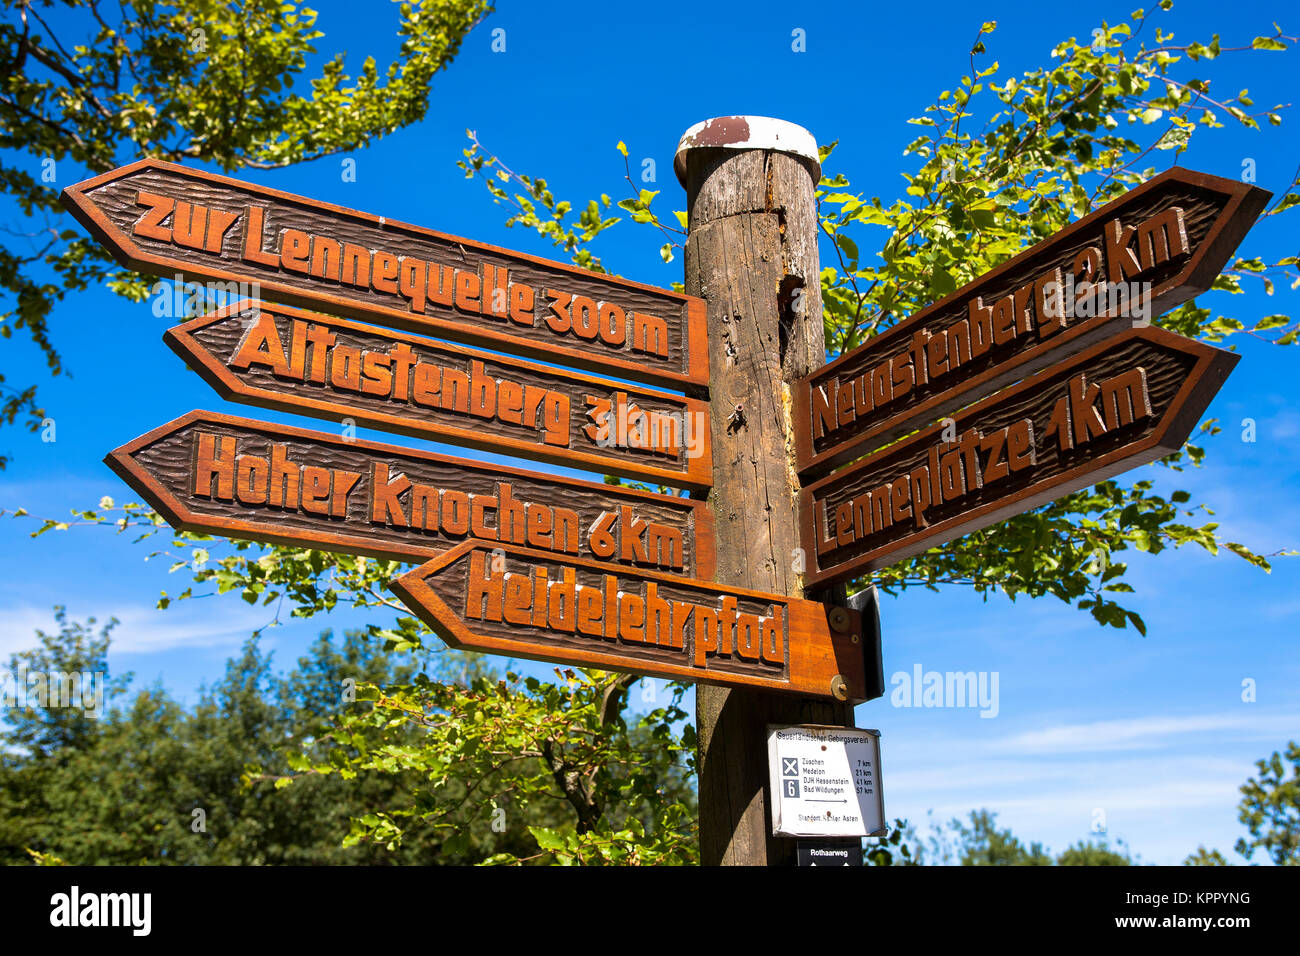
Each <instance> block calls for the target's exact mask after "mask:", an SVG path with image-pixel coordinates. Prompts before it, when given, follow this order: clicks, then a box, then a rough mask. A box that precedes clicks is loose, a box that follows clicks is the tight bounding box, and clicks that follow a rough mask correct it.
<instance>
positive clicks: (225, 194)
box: [62, 160, 708, 394]
mask: <svg viewBox="0 0 1300 956" xmlns="http://www.w3.org/2000/svg"><path fill="white" fill-rule="evenodd" d="M142 191H143V192H145V193H146V194H152V195H157V196H161V197H166V198H168V199H170V200H181V201H184V202H188V203H193V204H198V205H201V206H202V207H203V208H204V209H210V210H216V211H218V212H219V213H221V214H223V215H228V216H233V217H235V218H234V219H233V225H231V226H229V227H228V229H227V231H226V232H225V233H224V235H222V236H221V237H220V238H219V239H218V240H215V241H214V242H213V245H214V246H216V247H217V248H215V250H214V251H208V249H207V248H206V246H203V247H201V248H187V247H185V246H183V245H179V244H177V243H176V242H172V241H166V240H164V239H160V238H157V237H156V236H154V235H150V234H149V233H151V232H156V231H157V229H160V230H162V231H163V232H166V231H167V230H168V229H170V228H171V224H170V222H169V221H168V220H166V219H164V220H163V222H162V224H161V225H160V226H158V227H157V229H151V228H149V227H148V226H147V225H145V226H144V227H143V231H142V221H143V217H145V216H146V215H147V214H148V208H147V207H146V206H142V205H141V204H140V194H141V192H142ZM62 199H63V202H64V205H65V206H67V208H68V209H69V210H70V211H71V212H72V213H73V215H74V216H76V217H77V219H78V220H79V221H80V222H81V223H82V224H83V225H84V226H85V227H86V228H87V229H89V230H90V231H91V233H92V234H94V236H95V237H96V238H97V239H98V240H99V241H100V242H101V243H102V244H103V245H104V246H105V247H107V248H108V249H109V250H110V251H111V252H112V253H113V255H114V256H115V257H116V258H117V259H118V261H120V262H122V263H123V264H124V265H127V266H129V267H130V268H133V269H137V270H139V271H141V272H145V273H148V274H151V275H161V276H164V277H168V278H170V277H171V276H172V275H174V274H180V275H183V276H185V277H186V278H187V279H192V280H200V281H213V282H223V283H232V282H233V283H240V282H245V283H248V282H253V283H257V284H258V287H259V291H257V292H254V293H251V296H250V297H264V298H267V299H270V300H272V301H277V302H283V303H286V304H290V305H299V306H304V307H307V308H313V307H314V308H319V309H322V310H324V311H327V312H341V313H345V314H349V315H358V316H364V317H366V318H368V319H372V320H374V321H377V322H381V323H384V324H386V325H391V326H393V327H396V328H400V329H404V330H407V331H413V332H417V333H427V334H432V335H437V336H440V337H445V338H449V339H452V340H454V341H458V342H468V343H470V344H475V345H481V346H485V347H488V348H494V349H499V350H502V351H507V352H510V353H512V354H519V355H527V356H530V357H533V358H540V359H544V360H547V361H553V362H564V363H566V364H569V365H572V366H573V367H576V368H583V369H588V370H592V371H598V372H605V373H608V374H613V375H618V376H619V377H621V378H628V379H631V380H634V381H639V382H649V383H652V384H657V385H661V386H666V387H669V388H682V389H688V390H690V391H691V392H692V393H693V394H704V393H705V392H706V391H707V367H708V359H707V352H708V346H707V342H706V339H705V330H704V324H703V313H702V310H701V308H700V303H698V302H696V301H693V300H692V299H691V298H690V297H688V296H684V295H681V294H679V293H676V292H673V291H672V290H669V289H659V288H655V287H653V286H647V285H642V284H640V283H636V282H631V281H628V280H625V279H619V278H615V277H613V276H609V275H603V274H598V273H594V272H591V271H589V270H585V269H580V268H577V267H575V266H571V265H567V264H565V263H560V262H552V261H549V260H546V259H540V258H538V257H536V256H530V255H527V254H524V253H519V252H511V251H509V250H506V249H501V248H498V247H496V246H492V245H488V244H486V243H481V242H475V241H473V240H470V239H464V238H461V237H458V236H451V235H446V234H443V233H439V232H434V231H433V230H430V229H424V228H421V227H417V226H412V225H408V224H406V223H403V222H400V221H397V220H393V219H389V218H386V217H382V216H373V215H370V214H368V213H362V212H357V211H355V210H352V209H348V208H346V207H343V206H336V205H332V204H328V203H322V202H318V201H316V200H312V199H308V198H305V197H302V196H294V195H291V194H288V193H284V192H281V191H279V190H273V189H267V188H265V187H262V186H256V185H253V184H251V183H245V182H241V181H240V180H237V179H231V178H229V177H226V176H217V175H214V174H211V173H206V172H202V171H200V170H194V169H189V168H187V167H184V166H180V165H176V164H173V163H166V162H162V161H160V160H141V161H139V162H136V163H132V164H130V165H128V166H123V167H121V168H119V169H115V170H112V171H110V172H108V173H104V174H103V175H100V176H97V177H95V178H93V179H89V180H86V181H85V182H82V183H78V184H76V185H74V186H71V187H69V188H68V189H66V190H64V192H63V196H62ZM252 208H260V209H264V210H265V216H264V220H263V223H262V230H261V237H263V238H264V239H265V240H267V241H266V242H263V243H262V244H261V247H260V249H258V251H259V252H261V253H263V254H266V253H273V252H275V251H276V250H277V249H278V248H280V244H281V243H282V242H283V241H284V237H285V234H286V232H287V231H288V230H299V231H301V232H303V233H306V234H308V235H310V236H327V237H329V238H332V239H334V240H336V241H338V242H340V243H353V244H355V245H357V246H360V247H362V248H364V249H367V250H370V251H371V252H372V253H373V252H376V251H384V252H387V253H392V254H393V255H400V256H410V257H416V258H419V259H421V260H424V261H425V262H428V263H431V264H434V265H441V266H446V267H448V268H454V269H457V270H461V271H467V272H478V273H480V274H481V273H482V271H483V269H484V267H485V266H487V267H492V268H495V269H505V270H508V272H509V276H510V280H511V282H512V283H519V284H523V285H526V286H528V287H529V288H531V289H532V290H533V291H534V294H535V295H534V302H533V306H532V310H531V311H532V315H531V321H530V324H528V325H523V324H519V323H517V322H513V321H510V320H508V319H506V318H505V317H504V316H496V315H492V314H469V313H467V312H465V311H464V310H461V309H458V308H455V307H452V306H443V305H438V304H436V303H432V302H429V303H428V304H427V305H426V306H425V310H424V311H423V312H420V311H413V309H412V306H411V303H410V302H409V301H408V300H407V299H404V298H403V297H402V296H401V295H399V294H397V292H396V291H394V292H386V291H382V290H379V289H377V288H372V287H370V286H369V285H367V286H366V287H364V288H363V287H360V286H358V285H351V284H348V283H344V282H340V281H337V280H331V279H329V278H325V277H322V276H316V275H308V274H304V273H303V272H299V271H295V270H291V269H287V268H285V267H284V263H283V262H278V263H276V264H274V265H272V264H266V263H263V262H259V261H253V259H250V258H249V256H247V255H246V254H245V252H244V249H245V234H246V232H248V231H249V230H250V228H251V225H250V218H251V217H250V213H249V210H250V209H252ZM200 245H201V246H202V244H200ZM252 245H253V246H257V245H258V243H257V242H253V243H252ZM548 288H555V289H560V290H562V291H564V292H566V293H571V294H573V295H575V296H584V297H587V298H588V299H590V300H592V301H593V302H596V303H603V302H609V303H613V304H614V305H616V306H618V307H619V308H620V309H622V310H623V312H624V313H625V314H626V315H629V316H630V315H631V314H632V313H634V312H635V313H642V314H647V315H651V316H655V317H657V318H658V319H662V320H663V322H664V323H665V329H666V336H667V341H666V343H665V347H664V348H663V350H662V351H663V354H659V353H658V351H638V350H636V349H634V348H633V347H632V337H631V336H630V335H628V336H626V339H625V341H623V342H622V343H620V344H613V343H612V341H611V343H610V344H606V342H605V341H602V340H601V338H599V337H596V338H592V339H584V338H582V337H579V336H577V335H576V334H574V333H572V332H566V333H563V334H557V333H556V332H554V331H552V329H551V328H550V327H548V325H547V324H546V322H545V318H546V316H547V315H548V314H549V309H548V304H549V301H550V300H549V297H547V296H546V295H544V294H543V292H544V290H546V289H548ZM611 338H612V337H611Z"/></svg>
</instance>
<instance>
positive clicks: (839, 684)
mask: <svg viewBox="0 0 1300 956" xmlns="http://www.w3.org/2000/svg"><path fill="white" fill-rule="evenodd" d="M831 696H832V697H834V698H835V699H836V700H848V699H849V685H848V682H847V681H845V680H844V677H843V675H842V674H836V675H835V676H834V677H832V678H831Z"/></svg>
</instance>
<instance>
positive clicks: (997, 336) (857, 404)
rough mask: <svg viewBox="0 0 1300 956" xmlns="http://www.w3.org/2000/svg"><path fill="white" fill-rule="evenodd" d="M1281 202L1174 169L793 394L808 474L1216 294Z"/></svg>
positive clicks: (798, 443) (799, 450)
mask: <svg viewBox="0 0 1300 956" xmlns="http://www.w3.org/2000/svg"><path fill="white" fill-rule="evenodd" d="M1269 196H1270V194H1269V193H1268V192H1267V191H1266V190H1263V189H1257V188H1255V187H1253V186H1249V185H1246V184H1245V183H1240V182H1235V181H1233V180H1228V179H1220V178H1218V177H1216V176H1209V175H1206V174H1204V173H1197V172H1192V171H1190V170H1186V169H1171V170H1169V171H1167V172H1165V173H1162V174H1161V175H1159V176H1156V177H1155V178H1154V179H1151V180H1148V181H1147V182H1145V183H1143V184H1142V185H1140V186H1138V187H1137V188H1135V189H1133V190H1131V191H1129V192H1128V193H1125V194H1124V195H1123V196H1120V197H1119V198H1118V199H1115V200H1114V201H1112V202H1110V203H1108V204H1107V205H1105V206H1103V207H1102V208H1101V209H1098V210H1097V211H1096V212H1093V213H1091V214H1090V215H1088V216H1086V217H1084V218H1083V219H1080V220H1079V221H1078V222H1076V223H1074V224H1072V225H1070V226H1069V227H1067V228H1066V229H1064V230H1062V231H1061V232H1059V233H1057V234H1055V235H1054V236H1052V237H1051V238H1049V239H1046V240H1044V241H1043V242H1040V243H1038V244H1037V245H1035V246H1032V247H1031V248H1029V249H1027V250H1026V251H1025V252H1023V253H1021V254H1020V255H1018V256H1016V257H1015V258H1014V259H1011V260H1010V261H1008V262H1005V263H1003V264H1002V265H1001V266H999V267H998V268H996V269H994V270H993V271H991V272H989V273H987V274H985V275H983V276H981V277H980V278H978V279H976V280H975V281H974V282H971V283H970V284H968V285H966V286H964V287H963V288H961V289H958V290H957V291H956V292H954V293H953V294H952V295H949V296H947V297H946V298H944V299H943V300H941V301H939V302H937V303H935V304H934V305H932V306H929V307H928V308H926V309H924V310H922V311H921V312H918V313H917V314H916V315H914V316H911V317H910V318H908V319H906V320H904V321H902V322H900V323H898V324H897V325H895V326H893V327H891V328H890V329H888V330H887V331H885V332H882V333H881V334H880V335H878V336H876V337H874V338H872V339H870V340H869V341H867V342H866V343H864V344H863V345H861V346H859V347H857V348H855V349H853V350H852V351H849V352H847V353H845V354H844V355H841V356H840V357H839V358H837V359H836V360H835V361H833V362H831V363H830V364H828V365H825V366H823V367H822V368H820V369H818V370H817V371H815V372H814V373H813V374H812V375H810V376H808V377H806V378H804V379H801V380H800V381H799V382H797V383H796V386H795V391H794V426H795V457H796V463H797V465H798V467H799V471H800V473H801V474H805V475H820V474H825V473H826V472H827V471H829V470H831V469H832V468H834V467H835V466H837V465H840V464H843V463H844V462H847V461H850V460H852V459H854V458H857V457H860V456H861V455H863V454H864V453H866V452H870V451H872V450H873V449H875V448H879V447H880V446H882V445H884V444H886V443H888V442H890V441H892V440H893V439H895V438H898V437H899V436H901V435H905V434H907V433H908V432H910V431H914V430H915V429H916V428H917V427H919V426H921V425H924V424H927V423H929V422H932V421H934V420H936V419H938V418H940V417H942V416H944V415H947V414H949V413H950V412H952V411H953V410H955V409H957V408H960V407H961V406H962V405H964V404H967V403H968V402H970V401H971V400H972V399H974V398H978V397H980V395H986V394H989V393H991V392H993V391H994V390H996V389H998V388H1001V387H1003V386H1005V385H1007V384H1010V383H1011V382H1013V381H1015V380H1017V379H1019V378H1023V377H1025V376H1027V375H1032V374H1033V373H1035V372H1037V371H1039V370H1041V369H1043V368H1046V367H1047V366H1049V365H1051V364H1052V363H1054V362H1056V361H1059V360H1060V359H1062V358H1064V357H1066V356H1069V355H1071V354H1073V353H1075V352H1078V351H1081V350H1083V349H1086V348H1088V347H1089V346H1091V345H1093V344H1095V343H1097V342H1100V341H1103V340H1105V339H1106V338H1108V337H1109V336H1111V335H1114V334H1116V333H1117V332H1120V331H1123V329H1124V328H1126V327H1128V326H1130V325H1132V324H1134V322H1135V321H1136V322H1139V323H1141V322H1147V321H1149V320H1150V319H1151V317H1152V316H1154V315H1159V314H1160V313H1162V312H1165V311H1167V310H1168V309H1171V308H1173V307H1175V306H1177V305H1179V304H1181V303H1183V302H1185V301H1187V300H1188V299H1190V298H1192V297H1193V296H1195V295H1197V294H1198V293H1201V292H1204V291H1206V290H1207V289H1209V288H1210V285H1211V283H1213V282H1214V280H1215V278H1216V277H1217V276H1218V275H1219V272H1220V270H1221V269H1222V268H1223V266H1224V264H1225V263H1227V261H1228V260H1229V258H1231V256H1232V254H1233V252H1234V251H1235V250H1236V248H1237V245H1238V243H1240V242H1241V240H1242V238H1243V237H1244V236H1245V234H1246V232H1247V230H1248V229H1249V228H1250V227H1251V225H1252V224H1253V223H1254V221H1255V219H1256V218H1257V217H1258V216H1259V214H1260V212H1262V211H1263V209H1264V205H1265V203H1266V202H1267V201H1268V198H1269Z"/></svg>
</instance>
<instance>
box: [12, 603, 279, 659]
mask: <svg viewBox="0 0 1300 956" xmlns="http://www.w3.org/2000/svg"><path fill="white" fill-rule="evenodd" d="M68 616H69V618H70V619H72V620H84V618H83V617H82V616H80V615H79V614H78V613H77V609H76V608H69V610H68ZM272 616H273V610H272V608H269V607H267V608H262V607H249V606H244V607H239V608H236V607H233V606H232V605H231V604H227V605H226V606H225V607H224V608H223V610H222V612H221V614H219V615H214V614H212V613H210V612H209V611H208V610H207V609H206V608H205V607H203V606H202V605H201V604H200V603H193V604H191V603H182V604H178V605H173V606H172V607H171V608H169V609H167V610H165V611H162V610H158V609H157V608H155V607H152V606H149V605H143V604H130V605H123V606H120V607H116V608H109V609H107V610H105V611H103V612H100V611H96V612H95V618H96V620H97V624H96V625H95V626H96V628H98V627H101V626H102V625H103V624H105V623H106V622H107V621H108V619H109V618H110V617H116V618H117V619H118V621H119V623H118V625H117V627H116V628H114V629H113V634H112V645H111V648H110V653H111V654H113V655H114V656H116V655H118V654H153V653H158V652H160V651H168V650H173V649H176V648H188V647H219V646H227V645H228V646H238V645H239V644H240V643H241V642H243V641H244V640H245V639H246V638H247V637H248V635H249V634H250V633H251V632H252V631H254V630H256V629H257V628H259V627H265V626H266V625H267V624H269V623H270V621H271V619H272ZM38 628H39V629H41V630H44V631H46V632H47V633H53V632H55V631H56V630H57V625H56V623H55V621H54V614H53V612H52V611H51V610H50V609H49V608H48V607H32V606H21V607H14V608H3V609H0V657H2V658H3V659H5V660H7V659H8V657H9V655H10V654H12V653H14V652H16V651H21V650H26V649H27V648H30V647H34V646H35V644H36V630H37V629H38Z"/></svg>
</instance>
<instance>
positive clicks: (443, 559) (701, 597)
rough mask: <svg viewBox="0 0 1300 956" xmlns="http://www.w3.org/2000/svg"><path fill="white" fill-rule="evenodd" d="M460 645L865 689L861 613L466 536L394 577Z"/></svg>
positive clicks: (416, 608) (590, 663) (794, 685)
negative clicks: (829, 609) (495, 546)
mask: <svg viewBox="0 0 1300 956" xmlns="http://www.w3.org/2000/svg"><path fill="white" fill-rule="evenodd" d="M390 587H391V588H392V590H393V591H394V592H395V593H396V594H397V595H398V597H400V598H401V599H402V602H403V603H404V604H406V606H407V607H409V608H410V609H411V610H412V611H413V612H414V613H415V614H416V615H418V616H419V617H420V619H421V620H423V621H424V622H425V623H426V624H428V625H429V627H430V628H432V629H433V631H434V632H435V633H436V634H437V635H438V636H439V637H441V638H442V639H443V640H444V641H446V642H447V643H448V644H450V645H452V646H453V647H463V648H467V649H471V650H477V651H483V652H486V653H490V654H504V655H507V656H510V657H525V658H531V659H535V660H543V661H552V662H556V663H562V664H574V665H577V666H580V667H596V668H601V669H604V670H614V671H629V672H632V673H637V674H649V675H652V676H655V677H663V678H667V679H669V680H690V681H697V682H701V683H711V684H725V685H729V686H737V687H753V688H763V689H765V690H775V691H788V692H791V693H798V694H807V695H816V696H821V697H838V698H839V699H841V700H843V699H853V700H862V699H864V698H865V697H866V682H865V681H866V679H865V676H864V664H863V661H864V655H863V652H862V645H861V643H860V642H859V641H858V640H857V635H858V628H859V626H860V620H859V618H858V615H857V612H855V611H849V610H847V609H844V608H837V609H835V611H833V612H832V613H833V614H834V615H835V617H836V623H837V624H838V625H840V627H839V628H838V629H836V628H832V627H831V625H830V623H829V622H828V615H827V609H826V608H825V607H824V606H823V605H821V604H816V603H814V602H812V601H804V600H799V599H797V598H787V597H781V596H780V595H775V594H764V593H761V592H757V591H747V590H743V589H739V588H727V587H723V586H721V585H716V584H710V583H707V582H704V581H700V580H697V579H693V578H688V577H680V576H676V575H669V574H661V573H656V572H653V571H640V570H632V569H627V568H618V567H613V566H611V565H608V564H603V563H600V562H595V561H587V560H582V559H571V558H565V557H563V556H560V555H556V554H554V553H547V552H543V551H536V550H530V549H527V548H519V547H514V546H510V545H507V546H503V547H500V548H498V549H497V550H496V551H495V552H494V551H493V549H492V548H491V547H490V546H489V545H480V544H478V543H475V542H469V541H467V542H465V543H463V544H461V545H459V546H457V547H456V548H454V549H452V550H451V551H448V552H447V553H446V554H444V555H442V556H440V557H437V558H434V559H433V560H431V561H429V562H427V563H425V564H423V565H421V566H420V567H418V568H416V569H414V570H413V571H410V572H409V573H407V574H405V575H403V576H401V577H400V578H398V579H397V580H395V581H393V582H392V584H391V585H390Z"/></svg>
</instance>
